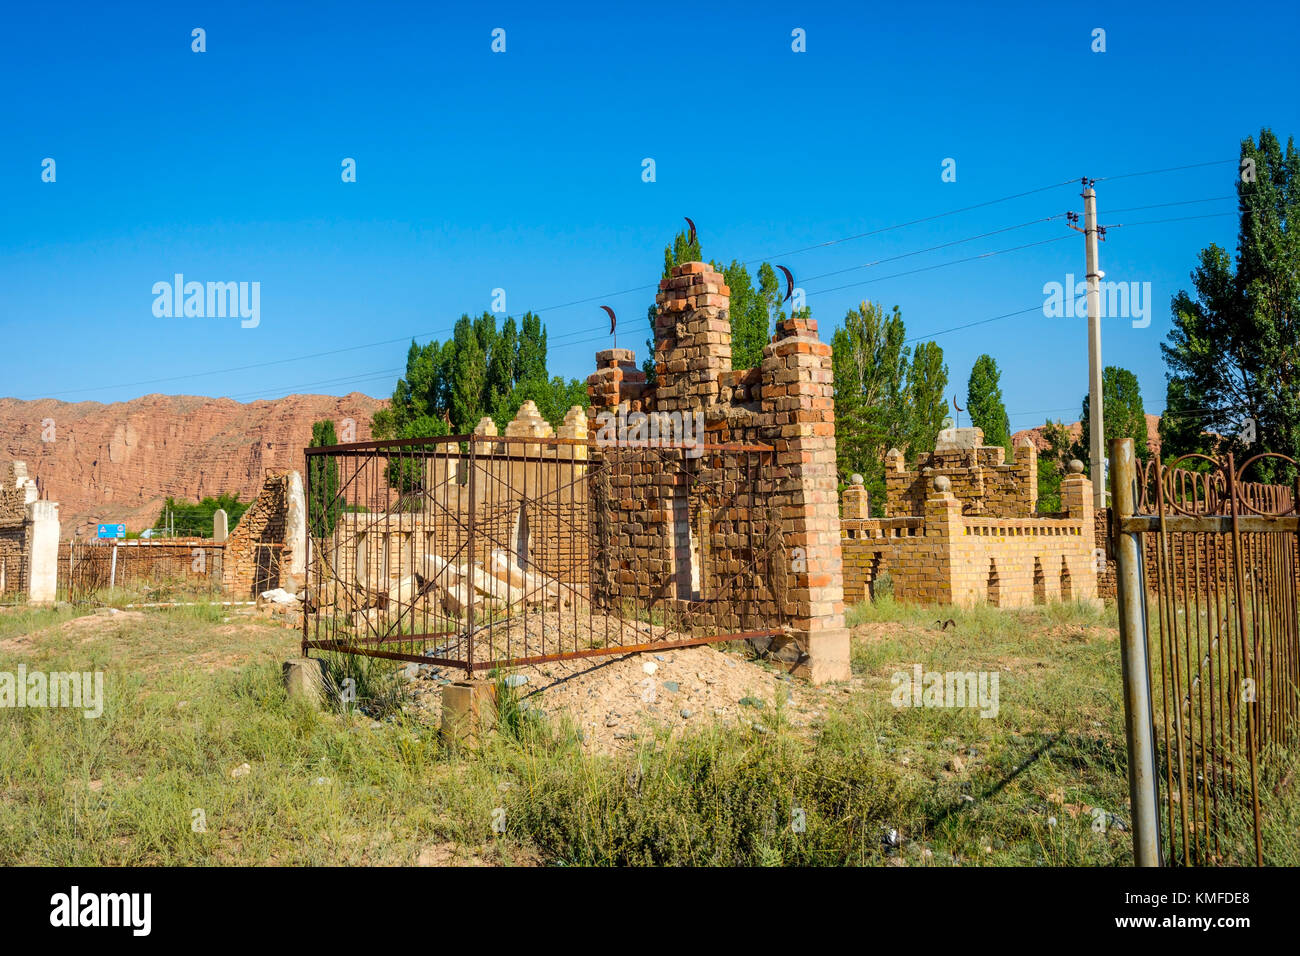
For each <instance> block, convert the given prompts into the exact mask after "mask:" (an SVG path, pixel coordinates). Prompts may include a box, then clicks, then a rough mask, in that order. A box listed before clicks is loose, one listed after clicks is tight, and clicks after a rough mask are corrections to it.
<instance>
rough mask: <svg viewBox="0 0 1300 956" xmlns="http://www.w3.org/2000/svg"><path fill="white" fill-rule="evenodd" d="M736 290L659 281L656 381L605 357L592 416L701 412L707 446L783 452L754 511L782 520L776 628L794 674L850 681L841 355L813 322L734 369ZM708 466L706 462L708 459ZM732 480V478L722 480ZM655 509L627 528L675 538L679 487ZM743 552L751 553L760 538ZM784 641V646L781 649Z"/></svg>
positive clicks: (721, 556) (792, 327) (781, 333)
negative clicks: (839, 474) (837, 401)
mask: <svg viewBox="0 0 1300 956" xmlns="http://www.w3.org/2000/svg"><path fill="white" fill-rule="evenodd" d="M730 295H731V291H730V289H728V288H727V285H726V282H725V280H724V279H723V277H722V275H721V274H719V273H718V272H716V271H714V270H713V269H712V267H710V266H709V265H707V264H706V263H703V262H685V263H682V264H680V265H678V266H675V267H674V268H673V270H672V273H671V275H670V276H669V277H668V278H667V279H664V280H662V281H661V282H660V283H659V294H658V296H656V300H655V301H656V302H657V303H658V313H657V316H656V320H655V375H656V380H657V381H656V384H655V385H653V386H651V385H648V384H647V382H646V378H645V375H644V373H642V372H641V371H640V370H638V369H637V367H636V361H635V355H634V354H633V352H632V351H631V350H630V349H608V350H605V351H602V352H599V353H597V356H596V359H597V362H598V364H599V365H600V368H599V369H598V370H597V371H596V372H595V374H593V375H592V376H590V377H589V378H588V379H587V383H588V384H587V390H588V394H589V395H590V396H591V407H590V409H589V410H588V415H589V417H590V421H591V432H592V434H593V436H594V435H595V433H596V428H597V421H598V416H599V415H600V414H601V413H602V412H606V411H619V410H622V411H625V412H628V413H631V412H637V411H641V412H648V413H655V414H660V415H662V414H664V413H667V414H673V413H680V414H681V415H694V414H696V413H702V415H703V418H704V423H705V441H706V442H707V443H709V444H714V445H721V444H762V445H768V446H771V448H772V449H773V455H772V460H771V464H770V467H769V469H768V473H767V474H766V475H764V476H763V478H764V479H765V480H766V482H767V483H766V485H765V486H764V488H765V491H764V494H763V500H761V501H758V500H755V501H752V502H749V503H748V504H747V507H748V508H750V509H753V510H757V509H759V508H762V509H763V510H764V512H765V513H766V514H771V515H773V516H775V520H774V521H772V522H769V524H770V525H772V526H773V527H772V531H773V533H774V535H775V534H776V533H777V532H778V531H779V538H778V540H777V541H776V542H775V543H776V544H777V548H776V550H777V551H779V554H778V555H777V556H776V557H775V558H774V557H773V553H771V552H770V553H769V554H768V558H769V561H768V564H769V568H770V578H771V579H770V582H769V583H770V585H771V592H772V593H773V594H774V595H775V596H776V604H777V606H775V607H772V608H771V613H770V615H769V616H770V617H771V618H772V620H771V621H769V623H770V624H774V623H778V622H779V623H781V624H782V625H783V626H784V627H785V628H786V629H787V635H788V637H787V638H786V639H784V640H787V641H788V642H789V644H790V645H793V646H792V647H789V648H782V647H778V648H777V650H778V651H782V650H786V649H790V650H795V651H796V652H797V657H796V659H797V661H798V665H797V667H796V673H803V674H805V675H807V676H809V677H810V678H812V679H813V680H814V681H825V680H844V679H847V678H848V676H849V633H848V630H847V628H846V627H845V625H844V594H843V590H842V584H841V581H842V572H841V551H840V548H841V544H840V520H839V513H838V512H839V509H838V506H837V499H836V490H835V489H836V474H835V408H834V399H833V397H832V392H833V376H832V371H831V349H830V346H829V345H827V344H826V343H824V342H822V341H820V340H819V339H818V338H817V323H816V322H815V321H814V320H812V319H803V318H792V319H786V320H784V321H782V322H781V323H779V325H778V327H777V329H776V332H775V334H774V335H773V336H772V339H771V341H770V342H768V344H767V345H766V346H764V348H763V358H762V363H761V365H760V367H759V368H757V369H741V370H733V369H732V368H731V319H730V315H729V312H728V306H729V303H730ZM705 458H706V459H707V458H708V456H705ZM722 480H723V481H724V482H725V481H728V480H732V477H731V476H723V478H722ZM637 491H638V495H637V497H639V498H642V499H643V500H644V502H645V507H643V508H641V509H638V510H636V511H635V512H632V513H628V514H626V515H624V516H623V523H624V526H623V528H622V529H621V530H622V533H623V534H625V535H627V537H628V538H629V539H630V540H632V541H635V540H636V539H637V538H638V537H648V536H650V535H647V532H648V531H649V532H651V533H652V535H653V537H654V538H656V539H660V540H662V539H667V538H671V537H672V536H673V535H674V530H673V529H674V513H673V502H672V499H671V494H672V489H671V486H667V487H665V486H663V485H660V486H655V485H653V484H652V483H649V482H646V483H644V487H641V488H638V489H637ZM710 536H711V537H712V539H713V540H712V541H711V542H710V547H711V548H712V555H711V556H712V560H713V563H714V564H715V565H716V564H721V563H725V562H726V561H728V560H729V559H730V560H734V561H736V562H740V561H742V560H743V557H742V556H740V555H733V556H729V555H728V554H727V548H728V545H729V542H730V541H731V540H733V539H738V536H737V535H736V534H735V532H734V530H733V529H730V528H727V527H723V528H716V527H715V528H713V529H712V532H711V535H710ZM741 543H742V545H746V546H752V542H744V541H743V540H742V542H741ZM780 643H781V642H778V644H780Z"/></svg>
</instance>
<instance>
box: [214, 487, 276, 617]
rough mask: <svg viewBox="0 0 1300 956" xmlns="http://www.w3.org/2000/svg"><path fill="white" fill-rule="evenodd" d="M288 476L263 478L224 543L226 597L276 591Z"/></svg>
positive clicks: (254, 595)
mask: <svg viewBox="0 0 1300 956" xmlns="http://www.w3.org/2000/svg"><path fill="white" fill-rule="evenodd" d="M289 474H290V473H289V472H273V473H271V474H268V475H267V476H266V479H265V480H264V481H263V483H262V491H261V493H260V494H258V496H257V500H256V501H254V502H253V503H252V504H251V505H250V506H249V507H248V510H247V511H245V512H244V514H243V516H242V517H241V518H240V519H239V524H237V525H235V527H234V529H233V530H231V532H230V536H229V537H228V538H227V539H226V548H225V555H224V558H223V562H222V584H223V586H224V587H225V590H226V592H227V593H229V594H231V595H233V596H236V597H241V598H244V599H248V598H251V597H256V596H257V595H258V594H260V593H261V592H262V591H267V590H270V589H272V588H278V587H280V586H281V585H282V584H283V583H284V582H283V580H282V574H281V569H282V567H284V566H286V565H287V557H286V555H285V553H284V552H285V551H286V548H285V544H284V540H285V519H286V516H287V515H288V511H289Z"/></svg>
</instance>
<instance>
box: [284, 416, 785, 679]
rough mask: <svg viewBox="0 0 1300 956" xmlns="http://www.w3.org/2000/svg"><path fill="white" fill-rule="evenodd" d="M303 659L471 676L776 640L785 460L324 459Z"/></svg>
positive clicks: (633, 451) (314, 466)
mask: <svg viewBox="0 0 1300 956" xmlns="http://www.w3.org/2000/svg"><path fill="white" fill-rule="evenodd" d="M305 451H306V456H307V468H306V475H307V480H306V497H307V526H308V530H309V535H310V548H309V552H310V553H309V558H308V570H307V591H308V595H307V606H306V613H305V614H304V619H303V650H304V653H307V652H309V651H312V650H316V651H337V652H344V653H349V654H360V655H367V656H371V657H380V658H390V659H395V660H404V661H417V662H421V663H432V664H441V665H449V666H453V667H459V668H464V670H465V672H466V675H467V676H472V675H474V674H475V673H476V672H481V671H485V670H491V669H493V668H501V667H505V666H510V665H520V664H531V663H540V662H543V661H553V660H564V659H572V658H583V657H589V656H596V655H603V654H615V653H627V652H633V651H640V650H650V649H659V648H670V647H682V646H687V645H693V644H703V643H707V642H711V641H725V640H739V639H744V638H752V637H775V636H777V635H779V634H781V633H783V631H782V630H781V628H780V622H779V617H780V606H781V600H780V598H781V595H780V594H778V593H777V592H779V591H781V590H782V589H783V587H784V581H785V578H784V575H783V574H782V575H778V576H777V578H778V579H779V580H777V582H776V583H775V584H770V583H769V582H772V581H773V573H772V572H773V569H774V565H773V563H772V561H773V559H772V555H773V553H776V552H779V551H780V548H781V542H780V516H779V515H778V514H775V513H774V511H772V510H770V509H769V508H768V505H767V501H768V500H769V499H770V497H771V494H770V493H771V486H770V481H771V479H770V478H769V477H767V476H768V475H769V474H770V468H769V467H768V466H769V465H770V462H771V458H772V449H771V448H770V447H767V446H761V445H704V444H701V445H695V446H693V447H674V446H666V445H650V444H648V443H639V444H630V443H621V444H618V445H611V446H603V445H601V444H598V443H595V442H589V441H587V440H583V439H567V438H537V437H521V436H513V437H505V436H492V435H455V436H448V437H442V438H436V439H405V440H396V441H371V442H359V443H353V444H347V445H335V446H331V447H326V448H308V449H306V450H305Z"/></svg>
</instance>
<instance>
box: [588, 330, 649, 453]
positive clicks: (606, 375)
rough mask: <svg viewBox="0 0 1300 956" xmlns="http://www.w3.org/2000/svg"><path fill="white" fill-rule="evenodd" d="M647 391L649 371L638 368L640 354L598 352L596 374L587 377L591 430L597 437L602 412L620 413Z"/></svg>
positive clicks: (638, 400) (608, 350) (627, 351)
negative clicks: (598, 417) (626, 403)
mask: <svg viewBox="0 0 1300 956" xmlns="http://www.w3.org/2000/svg"><path fill="white" fill-rule="evenodd" d="M644 390H645V372H643V371H641V370H640V369H639V368H637V367H636V355H635V353H633V351H632V350H631V349H604V350H602V351H600V352H597V353H596V371H594V372H592V373H591V374H590V375H588V376H587V396H588V398H589V399H590V400H591V405H590V407H589V408H588V409H587V420H588V427H589V429H590V430H591V432H592V433H593V434H594V433H595V430H596V428H597V427H598V426H597V424H596V422H595V419H596V416H597V415H598V414H599V413H600V412H605V411H607V412H611V413H614V414H617V412H618V407H619V405H621V404H622V403H623V402H625V401H629V400H631V399H635V400H636V404H637V407H639V406H640V398H641V394H642V392H643V391H644Z"/></svg>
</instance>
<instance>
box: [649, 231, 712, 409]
mask: <svg viewBox="0 0 1300 956" xmlns="http://www.w3.org/2000/svg"><path fill="white" fill-rule="evenodd" d="M703 261H704V256H703V254H702V253H701V252H700V240H699V237H698V236H696V238H695V241H694V242H692V241H690V238H689V237H688V235H687V234H686V233H685V232H679V233H677V235H675V236H674V237H673V243H672V245H671V246H665V247H664V270H663V274H662V278H664V279H667V278H670V277H671V276H672V273H673V267H674V266H677V265H680V264H681V263H683V262H703ZM658 312H659V306H658V304H656V303H651V305H650V308H649V309H648V310H647V312H646V319H647V321H649V323H650V338H648V339H646V343H645V349H646V357H645V359H644V360H643V361H642V362H641V370H642V371H643V372H645V374H646V382H648V383H649V384H650V385H654V383H655V381H656V379H657V373H656V372H655V343H656V342H657V340H658V338H657V335H656V333H655V316H656V315H657V314H658Z"/></svg>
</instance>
